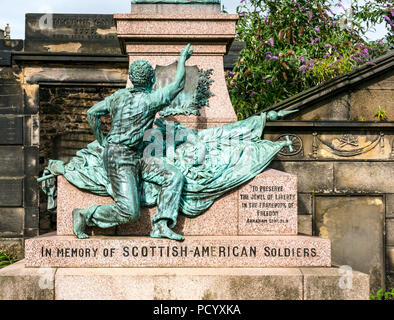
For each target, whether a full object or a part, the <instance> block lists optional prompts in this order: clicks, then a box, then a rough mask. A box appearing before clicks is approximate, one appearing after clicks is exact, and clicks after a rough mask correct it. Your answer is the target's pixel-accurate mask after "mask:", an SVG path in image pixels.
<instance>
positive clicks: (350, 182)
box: [334, 162, 394, 193]
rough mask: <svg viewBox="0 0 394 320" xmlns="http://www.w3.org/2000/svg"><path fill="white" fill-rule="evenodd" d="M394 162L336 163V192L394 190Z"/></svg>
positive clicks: (382, 191)
mask: <svg viewBox="0 0 394 320" xmlns="http://www.w3.org/2000/svg"><path fill="white" fill-rule="evenodd" d="M393 172H394V162H351V163H348V162H341V163H334V181H335V191H336V192H356V193H389V192H392V190H394V176H393Z"/></svg>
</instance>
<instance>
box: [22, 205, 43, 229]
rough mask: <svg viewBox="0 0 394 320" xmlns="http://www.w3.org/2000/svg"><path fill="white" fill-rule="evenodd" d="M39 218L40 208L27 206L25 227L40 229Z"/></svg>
mask: <svg viewBox="0 0 394 320" xmlns="http://www.w3.org/2000/svg"><path fill="white" fill-rule="evenodd" d="M39 220H40V217H39V210H38V208H37V207H34V208H25V228H30V229H31V228H33V229H38V227H39Z"/></svg>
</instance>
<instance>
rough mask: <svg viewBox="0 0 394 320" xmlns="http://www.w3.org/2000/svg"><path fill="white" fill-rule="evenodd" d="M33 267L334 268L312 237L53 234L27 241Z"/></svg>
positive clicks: (321, 242)
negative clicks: (177, 238) (173, 237)
mask: <svg viewBox="0 0 394 320" xmlns="http://www.w3.org/2000/svg"><path fill="white" fill-rule="evenodd" d="M25 256H26V266H28V267H43V266H44V267H92V268H95V267H108V268H116V267H118V268H121V267H131V268H133V267H330V266H331V245H330V241H329V240H328V239H322V238H318V237H308V236H236V237H234V236H210V237H208V236H206V237H199V236H189V237H186V240H185V241H184V242H181V243H180V242H175V241H172V240H168V239H153V238H150V237H105V236H95V237H91V238H89V239H85V240H80V239H77V238H76V237H75V236H56V235H55V234H49V235H45V236H41V237H37V238H34V239H29V240H26V244H25Z"/></svg>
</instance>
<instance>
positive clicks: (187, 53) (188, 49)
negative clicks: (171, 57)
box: [181, 43, 193, 61]
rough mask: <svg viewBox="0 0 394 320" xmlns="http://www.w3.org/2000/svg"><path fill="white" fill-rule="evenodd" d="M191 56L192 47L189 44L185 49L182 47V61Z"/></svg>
mask: <svg viewBox="0 0 394 320" xmlns="http://www.w3.org/2000/svg"><path fill="white" fill-rule="evenodd" d="M192 54H193V47H192V46H191V44H190V43H189V44H188V45H187V46H186V47H184V48H183V49H182V51H181V58H182V59H184V61H186V60H188V59H189V58H190V57H191V56H192Z"/></svg>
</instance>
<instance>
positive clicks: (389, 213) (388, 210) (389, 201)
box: [386, 194, 394, 218]
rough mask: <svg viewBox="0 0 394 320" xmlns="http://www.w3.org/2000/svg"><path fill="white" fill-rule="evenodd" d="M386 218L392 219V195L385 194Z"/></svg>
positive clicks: (393, 198) (393, 200)
mask: <svg viewBox="0 0 394 320" xmlns="http://www.w3.org/2000/svg"><path fill="white" fill-rule="evenodd" d="M386 218H394V194H386Z"/></svg>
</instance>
